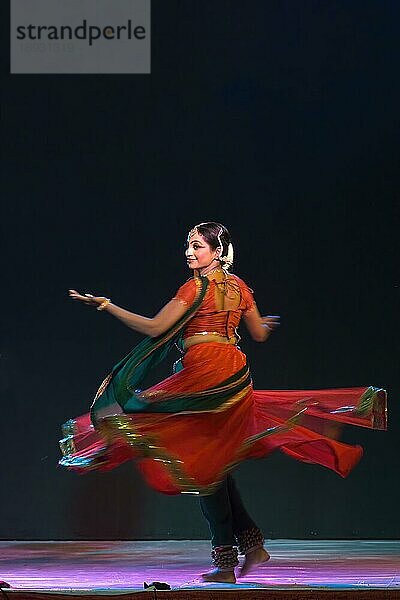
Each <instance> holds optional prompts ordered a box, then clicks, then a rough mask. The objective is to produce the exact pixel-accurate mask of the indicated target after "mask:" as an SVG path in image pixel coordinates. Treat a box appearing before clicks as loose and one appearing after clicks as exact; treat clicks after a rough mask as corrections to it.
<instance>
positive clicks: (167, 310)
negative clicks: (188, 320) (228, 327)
mask: <svg viewBox="0 0 400 600" xmlns="http://www.w3.org/2000/svg"><path fill="white" fill-rule="evenodd" d="M68 293H69V296H70V298H72V299H73V300H79V301H81V302H84V303H85V304H88V305H90V306H94V307H100V306H101V305H102V304H103V303H104V305H105V306H104V309H102V310H105V311H107V312H108V313H109V314H110V315H112V316H113V317H116V318H117V319H119V321H122V323H124V325H126V326H127V327H129V328H130V329H134V330H135V331H137V332H138V333H142V334H144V335H149V336H150V337H157V336H159V335H161V334H162V333H164V332H165V331H167V330H168V329H169V328H170V327H172V325H173V324H174V323H176V322H177V321H179V319H180V318H181V317H182V316H183V315H184V314H185V311H186V306H185V305H184V304H182V303H181V302H179V300H177V299H176V298H173V299H172V300H170V301H169V302H168V304H166V305H165V306H164V307H163V308H162V309H161V310H160V311H159V312H158V313H157V314H156V315H155V316H154V317H143V316H142V315H137V314H135V313H133V312H130V311H129V310H125V309H124V308H121V307H120V306H117V305H116V304H113V303H112V302H108V303H106V301H107V298H105V297H104V296H91V295H90V294H86V295H83V294H80V293H79V292H77V291H76V290H69V292H68Z"/></svg>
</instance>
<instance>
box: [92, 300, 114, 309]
mask: <svg viewBox="0 0 400 600" xmlns="http://www.w3.org/2000/svg"><path fill="white" fill-rule="evenodd" d="M110 302H111V300H110V298H106V299H105V300H103V302H102V303H101V304H99V305H98V307H97V309H96V310H104V309H105V308H106V307H107V306H108V305H109V304H110Z"/></svg>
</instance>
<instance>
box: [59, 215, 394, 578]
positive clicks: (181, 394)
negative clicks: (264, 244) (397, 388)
mask: <svg viewBox="0 0 400 600" xmlns="http://www.w3.org/2000/svg"><path fill="white" fill-rule="evenodd" d="M186 260H187V264H188V267H189V269H191V271H192V272H193V276H192V277H191V278H190V279H189V280H188V281H187V282H186V283H184V284H183V285H182V286H181V287H180V288H179V290H178V291H177V293H176V294H175V296H174V297H173V298H172V299H171V300H170V301H169V302H168V303H167V304H166V305H165V306H164V307H163V308H162V309H161V310H160V312H159V313H158V314H156V315H155V316H154V317H152V318H148V317H144V316H141V315H138V314H135V313H132V312H130V311H128V310H125V309H123V308H121V307H119V306H116V305H115V304H113V303H112V302H111V300H110V299H109V298H105V297H103V296H93V295H92V294H81V293H79V292H77V291H76V290H69V295H70V297H71V298H72V299H73V300H77V301H81V302H84V303H85V304H87V305H89V306H93V307H95V308H97V310H99V311H104V312H107V313H109V314H110V315H112V316H114V317H116V318H117V319H119V320H120V321H122V322H123V323H124V324H125V325H127V326H128V327H130V328H132V329H134V330H135V331H137V332H139V333H142V334H144V335H145V336H146V337H145V338H144V340H143V341H142V342H141V343H140V344H138V345H137V346H136V347H135V348H134V349H133V350H132V351H131V352H130V354H128V355H127V356H126V357H125V358H123V359H122V360H121V361H120V362H119V363H118V364H117V365H116V366H115V367H114V368H113V369H112V371H111V373H110V374H109V375H108V376H107V377H106V379H105V380H104V381H103V383H102V384H101V385H100V387H99V390H98V392H97V394H96V396H95V399H94V401H93V404H92V406H91V410H90V413H89V414H86V415H83V416H81V417H78V418H76V419H72V420H70V421H68V422H67V423H66V424H65V426H64V428H63V431H64V434H65V437H64V439H63V440H61V442H60V445H61V449H62V451H63V454H64V456H63V458H62V459H61V460H60V464H61V465H63V466H66V467H67V468H69V469H72V470H75V471H78V472H82V473H84V472H86V471H88V470H91V469H99V470H107V469H112V468H114V467H116V466H118V465H120V464H121V463H123V462H124V461H127V460H135V461H136V464H137V466H138V468H139V470H140V471H141V473H142V475H143V477H144V479H145V480H146V481H147V483H148V484H149V485H150V486H152V487H153V488H154V489H156V490H158V491H160V492H162V493H165V494H179V493H193V494H197V495H199V496H200V504H201V509H202V512H203V514H204V516H205V518H206V519H207V521H208V524H209V527H210V531H211V544H212V558H213V565H214V567H215V568H214V569H213V570H211V571H210V572H208V573H205V574H203V576H202V577H203V579H204V581H218V582H230V583H234V582H235V581H236V576H235V567H236V566H237V565H238V552H239V553H241V554H243V555H244V557H245V558H244V563H243V566H242V569H241V571H240V575H241V576H243V575H245V574H247V573H249V572H250V571H251V570H252V569H253V568H254V567H255V566H257V565H259V564H261V563H263V562H265V561H266V560H268V558H269V554H268V552H267V551H266V550H265V548H264V536H263V534H262V532H261V530H260V529H259V527H258V526H257V525H256V524H255V523H254V521H253V520H252V518H251V517H250V515H249V514H248V512H247V511H246V509H245V507H244V505H243V502H242V501H241V498H240V495H239V492H238V490H237V488H236V486H235V482H234V480H233V478H232V471H233V469H234V467H235V466H236V465H237V464H239V463H240V462H242V461H244V460H246V459H247V458H250V457H263V456H267V455H268V454H269V453H271V452H272V451H274V450H276V449H280V450H281V451H283V452H284V453H286V454H287V455H289V456H291V457H292V458H295V459H296V460H299V461H303V462H308V463H314V464H320V465H323V466H325V467H327V468H329V469H331V470H333V471H335V472H336V473H338V474H339V475H341V476H343V477H345V476H347V475H348V474H349V473H350V471H351V470H352V469H353V467H354V466H355V465H356V464H357V463H358V461H359V460H360V458H361V455H362V448H361V447H360V446H351V445H348V444H344V443H342V442H340V441H338V440H337V439H331V438H330V437H329V436H328V435H327V434H326V432H325V433H321V429H323V427H321V425H323V424H328V425H329V424H330V425H332V424H336V425H338V424H353V425H359V426H363V427H370V428H375V429H385V428H386V392H385V391H384V390H383V389H380V388H374V387H358V388H343V389H328V390H275V391H259V390H253V387H252V380H251V376H250V371H249V367H248V365H247V361H246V356H245V355H244V354H243V352H242V351H241V350H240V348H239V346H238V342H239V340H240V338H239V335H238V332H237V328H238V325H239V323H240V321H241V319H243V321H244V324H245V325H246V327H247V329H248V331H249V333H250V335H251V337H252V338H253V339H254V340H256V341H258V342H263V341H265V340H267V339H268V338H269V336H270V335H271V333H272V332H273V331H274V330H275V329H276V327H277V326H278V325H279V317H277V316H272V315H270V316H266V317H263V316H261V315H260V313H259V310H258V308H257V305H256V302H255V300H254V296H253V292H252V290H251V289H250V288H249V287H248V286H247V285H246V283H245V282H244V281H243V280H242V279H240V278H239V277H238V276H236V275H233V274H231V273H230V272H229V269H230V267H231V265H232V262H233V246H232V241H231V238H230V234H229V232H228V230H227V229H226V227H224V226H223V225H221V224H219V223H215V222H207V223H201V224H199V225H197V226H196V227H194V228H193V229H192V230H191V231H190V232H189V235H188V239H187V249H186ZM175 346H177V347H178V348H179V349H180V351H181V353H182V358H181V359H180V360H178V361H176V363H175V364H174V373H173V375H171V376H170V377H168V378H167V379H165V380H163V381H161V382H159V383H157V384H156V385H153V386H152V387H150V388H147V389H141V385H142V382H143V381H144V378H145V376H146V375H147V374H148V373H149V372H150V371H151V370H152V369H153V368H154V366H155V365H156V364H158V363H159V362H160V360H162V359H163V358H164V357H165V356H166V355H167V354H168V352H169V351H170V350H171V349H172V348H174V347H175ZM316 424H317V425H316Z"/></svg>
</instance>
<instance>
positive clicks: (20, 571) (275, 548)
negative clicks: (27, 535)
mask: <svg viewBox="0 0 400 600" xmlns="http://www.w3.org/2000/svg"><path fill="white" fill-rule="evenodd" d="M266 547H267V548H268V550H269V552H270V554H271V560H270V561H269V562H268V563H265V564H264V565H263V566H261V567H259V568H258V569H257V570H256V571H255V572H253V573H252V574H250V575H249V576H247V577H245V578H243V579H238V583H237V584H236V585H228V584H205V583H201V582H200V581H199V579H198V576H199V574H200V573H202V572H204V571H205V570H207V569H208V567H209V550H210V547H209V542H207V541H151V542H150V541H136V542H126V541H112V542H110V541H98V542H13V541H3V542H0V579H1V580H4V581H6V582H8V583H9V584H10V585H11V589H10V590H5V592H7V596H8V594H10V597H14V598H15V597H16V596H17V594H16V592H18V591H20V592H22V591H24V592H28V591H29V590H30V591H31V592H33V591H37V592H44V591H46V592H64V593H69V594H72V593H73V592H74V591H76V592H79V594H82V593H83V592H84V591H86V593H88V592H92V593H94V594H95V593H97V594H100V593H101V592H103V594H104V593H105V592H106V591H108V592H110V593H112V592H114V593H117V592H119V593H121V594H122V593H124V592H133V591H139V590H143V583H144V582H146V583H148V584H150V583H152V582H153V581H159V582H165V583H168V584H169V585H170V586H171V588H172V589H173V590H175V591H178V590H186V592H188V591H189V590H197V591H200V590H204V591H208V592H209V593H208V594H206V595H204V596H203V597H204V598H205V597H209V598H210V597H212V596H213V594H212V592H211V590H215V589H218V590H220V591H221V590H236V591H237V592H239V591H240V590H252V591H253V595H252V597H255V596H254V592H256V590H261V589H263V590H271V591H272V590H275V591H278V590H291V591H294V590H297V591H299V590H303V592H304V591H305V590H316V589H319V590H348V591H350V590H351V589H353V590H361V589H364V590H365V589H376V590H377V589H380V590H383V589H385V590H391V591H392V592H394V591H395V592H396V594H395V595H391V597H393V598H395V597H396V596H397V597H398V598H400V541H387V540H382V541H377V540H352V541H338V540H334V541H329V540H320V541H316V540H312V541H310V540H308V541H304V540H272V541H269V542H267V543H266ZM3 595H4V594H3ZM290 595H291V594H290ZM57 596H58V597H60V596H59V594H57ZM186 596H187V597H189V594H186ZM228 596H230V594H228ZM21 597H22V596H21ZM24 597H25V596H24ZM26 597H28V596H26ZM32 597H34V596H33V595H32ZM103 597H104V596H103ZM302 597H304V593H303V595H302ZM385 597H386V596H385Z"/></svg>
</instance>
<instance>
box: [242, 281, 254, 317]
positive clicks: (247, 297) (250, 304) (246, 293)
mask: <svg viewBox="0 0 400 600" xmlns="http://www.w3.org/2000/svg"><path fill="white" fill-rule="evenodd" d="M253 293H254V292H253V290H252V289H251V288H249V286H247V285H244V286H243V288H242V298H243V300H244V308H243V312H244V314H246V313H248V312H250V311H251V310H253V308H255V306H256V302H255V300H254V296H253Z"/></svg>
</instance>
